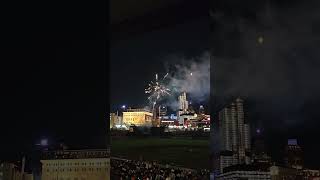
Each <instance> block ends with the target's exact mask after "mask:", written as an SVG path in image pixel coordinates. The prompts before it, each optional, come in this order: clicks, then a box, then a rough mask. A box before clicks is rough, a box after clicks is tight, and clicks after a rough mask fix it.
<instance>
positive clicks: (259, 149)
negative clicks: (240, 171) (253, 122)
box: [251, 136, 271, 165]
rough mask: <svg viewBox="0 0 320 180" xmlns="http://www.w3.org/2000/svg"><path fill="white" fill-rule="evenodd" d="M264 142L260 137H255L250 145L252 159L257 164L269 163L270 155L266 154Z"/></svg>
mask: <svg viewBox="0 0 320 180" xmlns="http://www.w3.org/2000/svg"><path fill="white" fill-rule="evenodd" d="M265 146H266V145H265V142H264V139H263V138H262V137H259V136H258V137H256V138H255V139H254V141H253V146H252V157H251V158H252V161H253V162H254V163H259V164H261V163H262V164H269V165H271V157H270V156H269V155H268V154H267V151H266V147H265Z"/></svg>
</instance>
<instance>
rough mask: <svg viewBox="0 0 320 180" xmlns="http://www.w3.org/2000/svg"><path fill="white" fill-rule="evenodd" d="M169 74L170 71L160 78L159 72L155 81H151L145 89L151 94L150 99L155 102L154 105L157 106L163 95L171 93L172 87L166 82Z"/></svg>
mask: <svg viewBox="0 0 320 180" xmlns="http://www.w3.org/2000/svg"><path fill="white" fill-rule="evenodd" d="M167 76H168V73H167V74H166V75H165V76H163V78H162V79H161V80H159V78H158V74H156V78H155V81H151V82H150V83H149V84H148V87H147V88H146V89H145V93H146V94H149V96H148V100H149V101H150V102H151V103H152V104H153V106H155V105H156V104H157V102H158V101H159V100H161V98H162V97H164V96H167V95H170V89H169V88H167V87H166V86H165V84H164V80H165V79H166V78H167Z"/></svg>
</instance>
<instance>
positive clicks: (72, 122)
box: [0, 2, 108, 159]
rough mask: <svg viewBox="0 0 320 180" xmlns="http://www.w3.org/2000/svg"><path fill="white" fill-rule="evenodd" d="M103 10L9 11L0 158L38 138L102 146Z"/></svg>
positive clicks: (76, 6)
mask: <svg viewBox="0 0 320 180" xmlns="http://www.w3.org/2000/svg"><path fill="white" fill-rule="evenodd" d="M104 8H105V6H104V5H103V4H94V3H86V4H81V3H80V2H77V3H72V2H69V3H65V2H64V3H62V2H54V3H49V2H38V3H36V2H34V3H32V2H25V3H24V4H23V3H20V4H19V5H18V4H8V5H7V6H6V9H7V11H5V12H6V15H7V16H6V20H5V23H4V24H3V25H2V29H4V33H3V36H5V37H4V41H2V44H3V45H4V46H3V47H4V48H3V49H2V50H3V53H2V58H1V61H2V65H1V69H2V71H1V73H2V75H1V79H2V80H1V84H2V86H1V87H2V89H3V90H4V92H3V93H2V94H1V99H2V100H1V102H2V104H3V105H4V106H3V107H4V108H2V112H3V113H1V130H0V138H1V139H0V141H1V150H0V158H1V159H2V158H4V159H13V158H14V159H15V158H17V157H18V155H19V154H20V153H21V152H28V151H30V150H31V149H32V148H33V145H34V144H35V143H39V141H40V139H41V138H48V140H49V144H53V143H56V142H64V143H66V144H67V145H69V146H70V147H74V148H78V147H86V146H87V147H106V137H107V136H106V129H107V128H106V127H107V122H106V120H105V119H106V112H107V109H108V108H107V105H108V104H107V88H106V86H107V83H108V81H107V80H108V78H106V58H105V57H106V53H107V51H106V30H105V25H106V24H107V21H106V20H105V19H106V18H105V14H104V13H105V10H104Z"/></svg>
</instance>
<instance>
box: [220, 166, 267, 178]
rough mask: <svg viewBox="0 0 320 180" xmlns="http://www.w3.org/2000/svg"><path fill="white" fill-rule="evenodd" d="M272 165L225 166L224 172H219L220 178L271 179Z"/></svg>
mask: <svg viewBox="0 0 320 180" xmlns="http://www.w3.org/2000/svg"><path fill="white" fill-rule="evenodd" d="M269 168H270V166H258V165H234V166H230V167H227V168H225V170H224V172H223V173H222V174H219V175H218V176H217V177H216V179H218V180H224V179H226V180H234V179H248V180H271V175H270V169H269Z"/></svg>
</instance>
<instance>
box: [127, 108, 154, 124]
mask: <svg viewBox="0 0 320 180" xmlns="http://www.w3.org/2000/svg"><path fill="white" fill-rule="evenodd" d="M152 117H153V114H152V113H151V112H149V111H147V110H144V109H128V110H127V111H125V112H123V117H122V118H123V123H124V124H126V125H136V126H148V125H152Z"/></svg>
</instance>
